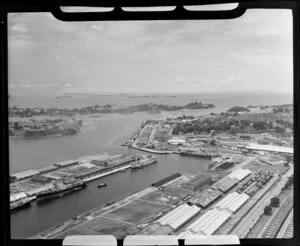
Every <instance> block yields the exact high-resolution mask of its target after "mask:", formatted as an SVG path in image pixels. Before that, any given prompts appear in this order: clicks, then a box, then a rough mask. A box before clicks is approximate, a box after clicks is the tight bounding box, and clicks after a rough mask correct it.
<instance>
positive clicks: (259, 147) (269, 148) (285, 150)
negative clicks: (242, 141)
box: [245, 144, 294, 155]
mask: <svg viewBox="0 0 300 246" xmlns="http://www.w3.org/2000/svg"><path fill="white" fill-rule="evenodd" d="M245 148H246V149H248V150H254V151H266V152H273V153H279V154H287V155H293V154H294V149H293V148H292V147H283V146H276V145H263V144H249V145H247V146H246V147H245Z"/></svg>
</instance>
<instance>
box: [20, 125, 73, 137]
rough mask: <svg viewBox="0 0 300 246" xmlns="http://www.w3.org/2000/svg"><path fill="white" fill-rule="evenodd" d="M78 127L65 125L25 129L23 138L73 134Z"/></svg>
mask: <svg viewBox="0 0 300 246" xmlns="http://www.w3.org/2000/svg"><path fill="white" fill-rule="evenodd" d="M78 130H79V128H76V127H65V128H63V129H41V130H25V131H24V132H23V136H24V137H25V138H37V137H47V136H53V135H57V134H61V135H73V134H76V133H77V132H78Z"/></svg>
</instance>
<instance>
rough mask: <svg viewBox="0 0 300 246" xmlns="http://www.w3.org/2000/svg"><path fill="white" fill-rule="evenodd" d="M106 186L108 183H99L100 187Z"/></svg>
mask: <svg viewBox="0 0 300 246" xmlns="http://www.w3.org/2000/svg"><path fill="white" fill-rule="evenodd" d="M105 186H107V184H105V183H101V184H98V185H97V187H98V188H102V187H105Z"/></svg>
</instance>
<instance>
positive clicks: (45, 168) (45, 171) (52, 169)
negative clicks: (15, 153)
mask: <svg viewBox="0 0 300 246" xmlns="http://www.w3.org/2000/svg"><path fill="white" fill-rule="evenodd" d="M57 169H58V167H56V166H47V167H43V168H40V169H38V171H39V172H40V173H47V172H51V171H54V170H57Z"/></svg>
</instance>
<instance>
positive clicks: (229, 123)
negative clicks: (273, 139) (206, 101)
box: [173, 118, 270, 135]
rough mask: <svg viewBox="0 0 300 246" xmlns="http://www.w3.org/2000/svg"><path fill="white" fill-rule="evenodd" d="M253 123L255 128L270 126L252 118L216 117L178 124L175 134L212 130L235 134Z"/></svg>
mask: <svg viewBox="0 0 300 246" xmlns="http://www.w3.org/2000/svg"><path fill="white" fill-rule="evenodd" d="M251 125H252V127H253V128H254V129H255V130H266V129H269V127H270V125H269V124H268V123H266V122H254V123H252V122H251V121H250V120H238V119H234V118H229V119H222V118H216V119H204V120H198V121H193V122H186V123H181V124H177V125H176V126H175V127H174V128H173V134H175V135H177V134H179V133H183V134H186V133H200V132H203V133H210V132H211V130H214V131H215V132H216V133H218V132H227V131H228V132H230V133H233V134H234V133H237V132H242V131H244V130H246V129H248V128H249V127H250V126H251Z"/></svg>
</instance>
